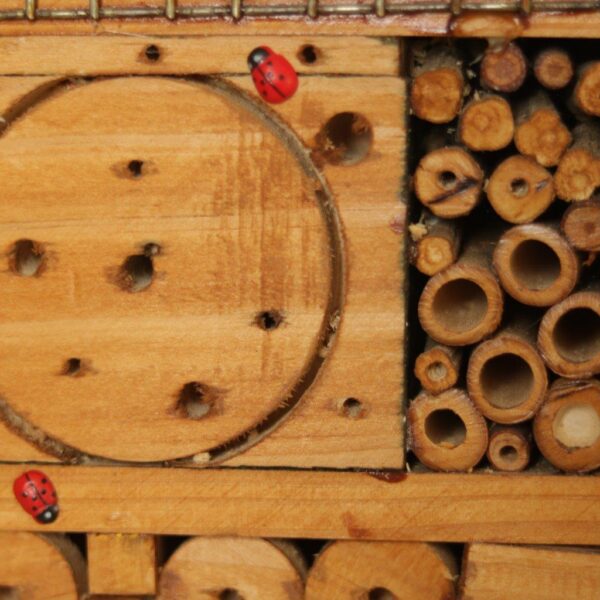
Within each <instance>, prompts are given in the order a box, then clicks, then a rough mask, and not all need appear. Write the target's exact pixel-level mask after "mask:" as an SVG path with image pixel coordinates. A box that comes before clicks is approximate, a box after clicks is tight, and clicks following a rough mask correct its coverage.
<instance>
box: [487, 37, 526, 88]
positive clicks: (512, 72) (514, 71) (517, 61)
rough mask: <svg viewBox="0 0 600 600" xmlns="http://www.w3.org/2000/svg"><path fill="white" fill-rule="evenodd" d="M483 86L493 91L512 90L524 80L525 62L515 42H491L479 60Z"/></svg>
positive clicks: (518, 86)
mask: <svg viewBox="0 0 600 600" xmlns="http://www.w3.org/2000/svg"><path fill="white" fill-rule="evenodd" d="M479 75H480V79H481V84H482V85H483V87H485V88H487V89H489V90H493V91H495V92H514V91H516V90H518V89H519V88H520V87H521V86H522V85H523V82H524V81H525V76H526V75H527V62H526V60H525V55H524V54H523V52H522V51H521V48H519V46H517V44H516V43H514V42H510V43H508V44H506V43H504V42H503V43H501V44H496V43H494V44H491V45H490V46H489V47H488V49H487V50H486V51H485V54H484V56H483V60H482V61H481V70H480V73H479Z"/></svg>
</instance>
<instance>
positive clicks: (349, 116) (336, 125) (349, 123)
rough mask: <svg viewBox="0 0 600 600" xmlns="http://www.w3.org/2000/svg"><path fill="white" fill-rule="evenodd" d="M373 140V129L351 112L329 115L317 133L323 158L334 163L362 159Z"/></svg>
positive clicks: (348, 163)
mask: <svg viewBox="0 0 600 600" xmlns="http://www.w3.org/2000/svg"><path fill="white" fill-rule="evenodd" d="M372 142H373V129H372V127H371V124H370V123H369V121H367V119H366V118H365V117H364V116H363V115H361V114H359V113H353V112H342V113H338V114H337V115H335V116H333V117H331V119H329V121H327V123H325V125H324V127H323V128H322V129H321V131H320V132H319V134H318V135H317V144H318V146H319V148H320V150H321V153H322V155H323V157H324V158H325V160H326V161H327V162H329V163H331V164H334V165H354V164H356V163H358V162H360V161H361V160H363V159H364V158H365V157H366V156H367V154H368V152H369V149H370V148H371V144H372Z"/></svg>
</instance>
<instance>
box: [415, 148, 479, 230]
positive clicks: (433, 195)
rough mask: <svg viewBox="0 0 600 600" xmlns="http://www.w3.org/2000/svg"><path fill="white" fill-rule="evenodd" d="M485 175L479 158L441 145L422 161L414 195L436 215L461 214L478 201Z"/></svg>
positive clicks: (471, 208) (450, 215)
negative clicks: (478, 160) (477, 159)
mask: <svg viewBox="0 0 600 600" xmlns="http://www.w3.org/2000/svg"><path fill="white" fill-rule="evenodd" d="M483 175H484V174H483V171H482V170H481V167H480V166H479V164H478V163H477V161H476V160H475V159H474V158H473V157H472V156H471V155H470V154H469V153H468V152H467V151H466V150H464V149H463V148H459V147H458V146H449V147H446V148H439V149H437V150H434V151H433V152H429V153H428V154H426V155H425V156H424V157H423V158H422V159H421V161H420V162H419V165H418V167H417V170H416V171H415V176H414V189H415V194H416V196H417V198H418V199H419V200H420V201H421V203H422V204H423V205H424V206H426V207H427V208H428V209H429V210H430V211H431V212H432V213H433V214H434V215H436V216H438V217H442V218H446V219H452V218H455V217H460V216H463V215H466V214H468V213H470V212H471V211H472V210H473V208H475V206H476V205H477V203H478V202H479V199H480V197H481V190H482V187H483Z"/></svg>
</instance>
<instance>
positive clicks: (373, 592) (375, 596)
mask: <svg viewBox="0 0 600 600" xmlns="http://www.w3.org/2000/svg"><path fill="white" fill-rule="evenodd" d="M367 600H398V597H397V596H396V595H395V594H392V592H390V590H388V589H387V588H384V587H375V588H372V589H370V590H369V593H368V594H367Z"/></svg>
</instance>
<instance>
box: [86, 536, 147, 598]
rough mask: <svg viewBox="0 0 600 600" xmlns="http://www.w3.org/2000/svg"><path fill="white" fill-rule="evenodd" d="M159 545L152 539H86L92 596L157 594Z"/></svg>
mask: <svg viewBox="0 0 600 600" xmlns="http://www.w3.org/2000/svg"><path fill="white" fill-rule="evenodd" d="M156 557H157V553H156V541H155V538H154V536H152V535H126V534H122V533H116V534H103V533H89V534H88V535H87V560H88V580H89V590H90V592H91V593H92V594H107V595H117V594H123V595H134V594H138V595H144V594H155V593H156V577H157V564H156Z"/></svg>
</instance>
